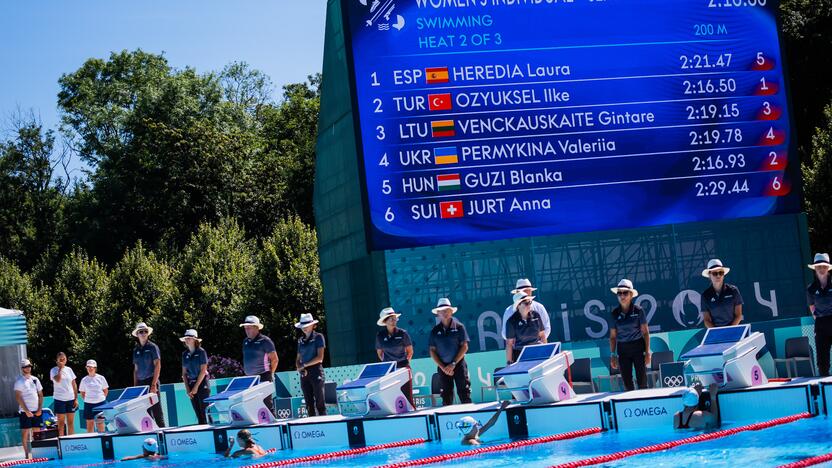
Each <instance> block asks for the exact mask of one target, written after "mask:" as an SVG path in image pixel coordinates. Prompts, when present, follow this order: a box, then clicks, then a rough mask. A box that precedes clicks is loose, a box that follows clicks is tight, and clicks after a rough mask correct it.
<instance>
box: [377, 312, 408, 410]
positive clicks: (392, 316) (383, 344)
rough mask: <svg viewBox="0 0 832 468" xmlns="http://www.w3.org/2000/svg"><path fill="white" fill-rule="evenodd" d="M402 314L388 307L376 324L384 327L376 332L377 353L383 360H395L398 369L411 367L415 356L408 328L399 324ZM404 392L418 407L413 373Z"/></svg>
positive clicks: (404, 387)
mask: <svg viewBox="0 0 832 468" xmlns="http://www.w3.org/2000/svg"><path fill="white" fill-rule="evenodd" d="M401 315H402V314H398V313H396V311H395V310H393V308H392V307H386V308H384V309H382V311H381V312H379V314H378V321H376V325H378V326H380V327H384V328H382V329H381V330H379V331H378V333H377V334H376V354H378V359H379V360H380V361H382V362H390V361H395V362H396V367H397V368H398V369H403V368H407V369H410V360H411V359H412V358H413V341H412V340H411V339H410V335H409V334H408V333H407V330H404V329H401V328H399V327H398V326H397V324H398V323H399V317H401ZM402 393H404V396H405V397H406V398H407V401H409V402H410V404H411V405H412V406H413V408H416V404H415V403H414V402H413V375H412V374H411V376H410V379H408V380H407V383H405V384H404V385H402Z"/></svg>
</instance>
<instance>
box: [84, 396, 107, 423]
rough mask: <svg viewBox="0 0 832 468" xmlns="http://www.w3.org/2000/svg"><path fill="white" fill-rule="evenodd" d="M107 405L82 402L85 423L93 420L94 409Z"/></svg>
mask: <svg viewBox="0 0 832 468" xmlns="http://www.w3.org/2000/svg"><path fill="white" fill-rule="evenodd" d="M104 403H107V402H106V401H99V402H98V403H87V402H84V419H86V420H87V421H92V420H93V419H95V414H96V411H95V408H97V407H99V406H101V405H103V404H104Z"/></svg>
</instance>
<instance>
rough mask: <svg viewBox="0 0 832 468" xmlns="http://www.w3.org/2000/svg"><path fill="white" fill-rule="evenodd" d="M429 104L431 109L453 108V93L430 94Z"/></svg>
mask: <svg viewBox="0 0 832 468" xmlns="http://www.w3.org/2000/svg"><path fill="white" fill-rule="evenodd" d="M428 105H429V106H430V110H431V111H444V110H451V109H453V101H452V100H451V93H443V94H428Z"/></svg>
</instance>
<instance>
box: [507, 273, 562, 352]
mask: <svg viewBox="0 0 832 468" xmlns="http://www.w3.org/2000/svg"><path fill="white" fill-rule="evenodd" d="M535 291H537V288H535V287H532V282H531V280H529V279H528V278H520V279H519V280H517V283H515V285H514V289H512V290H511V294H512V296H513V295H515V294H517V293H520V292H524V293H526V294H528V295H529V296H531V295H532V294H534V292H535ZM532 310H533V311H535V312H537V313H538V314H539V315H540V318H541V319H542V320H543V330H544V331H545V332H546V339H548V338H549V334H550V333H552V325H551V324H550V323H549V312H547V311H546V307H544V306H543V304H541V303H539V302H537V301H532ZM514 312H515V307H514V304H513V303H512V304H511V305H509V306H508V307H506V310H505V311H503V328H502V329H501V330H500V335H502V337H503V339H504V340H505V339H506V324H507V323H508V319H510V318H511V316H512V315H514Z"/></svg>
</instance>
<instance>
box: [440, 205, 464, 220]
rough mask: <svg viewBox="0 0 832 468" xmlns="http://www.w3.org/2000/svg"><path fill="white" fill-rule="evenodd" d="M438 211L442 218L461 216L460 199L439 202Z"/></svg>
mask: <svg viewBox="0 0 832 468" xmlns="http://www.w3.org/2000/svg"><path fill="white" fill-rule="evenodd" d="M439 213H440V214H441V215H442V219H446V218H461V217H462V216H463V213H462V200H457V201H449V202H440V203H439Z"/></svg>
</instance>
